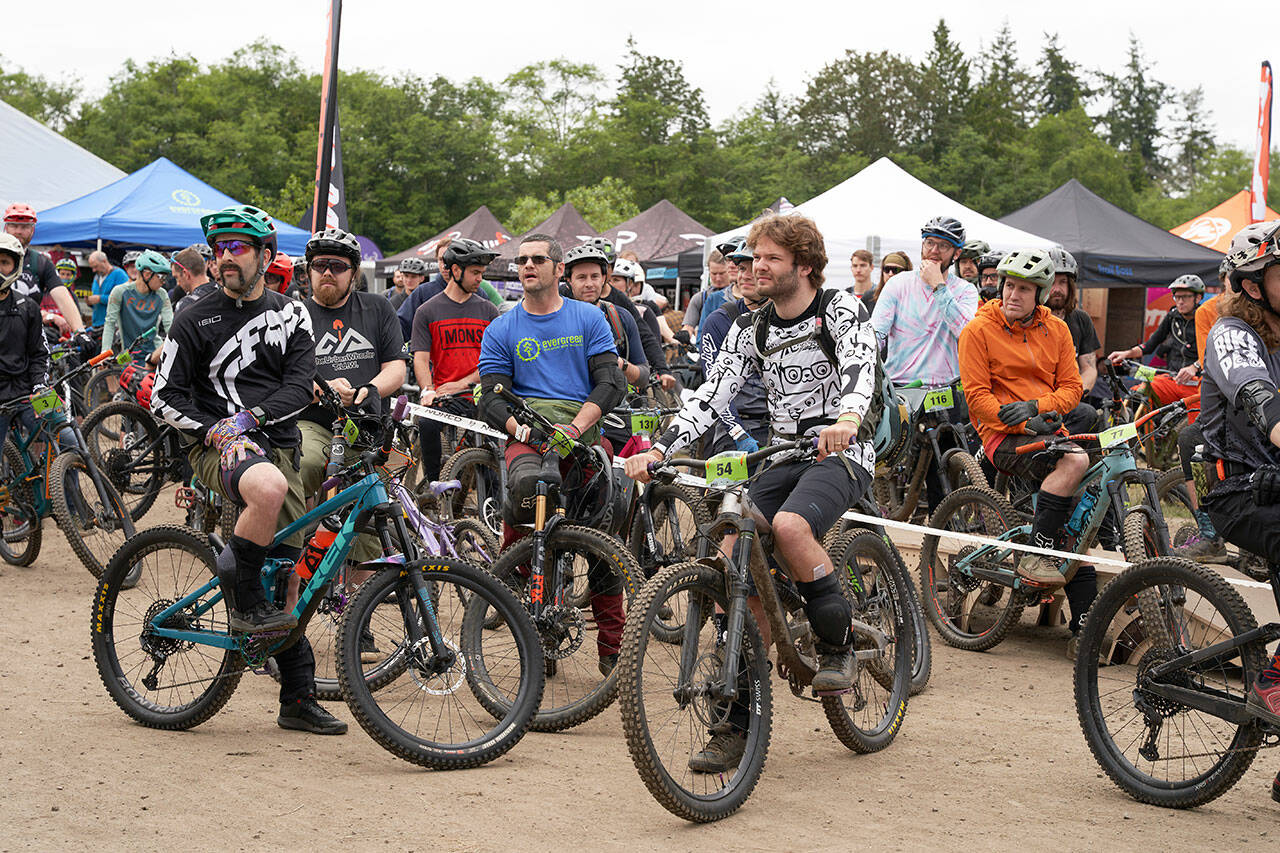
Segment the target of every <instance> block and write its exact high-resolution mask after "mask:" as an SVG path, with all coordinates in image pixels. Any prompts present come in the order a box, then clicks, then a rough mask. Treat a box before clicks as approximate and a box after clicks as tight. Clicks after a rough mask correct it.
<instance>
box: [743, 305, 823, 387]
mask: <svg viewBox="0 0 1280 853" xmlns="http://www.w3.org/2000/svg"><path fill="white" fill-rule="evenodd" d="M836 292H837V291H835V290H834V289H832V288H826V287H824V288H823V289H822V290H821V291H819V293H820V296H819V299H818V316H817V317H815V318H814V321H813V339H814V341H816V342H817V344H818V348H819V349H820V350H822V354H823V355H825V356H826V357H827V361H829V362H831V366H832V368H835V367H837V366H838V363H837V362H836V339H835V337H834V336H833V335H832V334H831V330H830V329H829V328H827V308H828V307H829V306H830V305H831V300H832V299H834V298H835V296H836ZM772 322H773V303H772V302H769V303H766V304H765V305H763V306H762V307H761V308H760V309H759V310H757V311H756V313H755V314H754V315H753V316H752V318H751V326H752V328H753V329H754V330H755V333H756V357H757V358H759V359H761V360H763V358H764V355H763V353H764V351H765V340H766V338H768V336H769V324H770V323H772Z"/></svg>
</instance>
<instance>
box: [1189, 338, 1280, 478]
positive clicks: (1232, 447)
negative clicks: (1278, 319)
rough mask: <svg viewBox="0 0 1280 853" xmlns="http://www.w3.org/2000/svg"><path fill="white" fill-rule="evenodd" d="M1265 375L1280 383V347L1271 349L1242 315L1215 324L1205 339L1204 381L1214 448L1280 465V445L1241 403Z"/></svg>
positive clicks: (1208, 440) (1206, 421) (1234, 457)
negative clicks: (1249, 386)
mask: <svg viewBox="0 0 1280 853" xmlns="http://www.w3.org/2000/svg"><path fill="white" fill-rule="evenodd" d="M1255 379H1260V380H1262V381H1263V382H1266V383H1268V384H1269V385H1271V387H1275V386H1276V385H1277V384H1278V383H1280V350H1277V351H1276V352H1268V351H1267V347H1266V345H1265V344H1263V342H1262V338H1261V337H1260V336H1259V335H1258V333H1257V332H1256V331H1255V330H1254V329H1253V327H1252V326H1250V325H1249V324H1248V323H1246V322H1244V321H1243V320H1241V319H1239V318H1238V317H1223V318H1221V319H1219V320H1218V322H1216V323H1214V324H1213V329H1212V330H1211V331H1210V332H1209V341H1208V343H1207V344H1206V345H1205V354H1204V376H1203V378H1202V380H1201V383H1200V411H1201V415H1200V428H1201V430H1202V431H1203V433H1204V441H1205V444H1206V445H1207V447H1208V449H1209V452H1210V453H1211V454H1212V455H1213V457H1214V458H1216V459H1225V460H1227V461H1230V462H1235V463H1237V464H1240V465H1245V466H1248V467H1250V468H1258V467H1261V466H1263V465H1280V448H1276V447H1274V446H1273V445H1272V444H1271V442H1270V441H1268V440H1267V438H1266V436H1264V435H1263V434H1262V432H1261V431H1260V430H1259V429H1258V428H1257V427H1256V426H1254V425H1253V423H1252V422H1251V421H1250V420H1249V415H1248V412H1247V411H1246V410H1245V408H1244V407H1243V406H1240V405H1239V396H1240V389H1241V388H1243V387H1244V386H1245V385H1246V384H1248V383H1249V382H1252V381H1254V380H1255Z"/></svg>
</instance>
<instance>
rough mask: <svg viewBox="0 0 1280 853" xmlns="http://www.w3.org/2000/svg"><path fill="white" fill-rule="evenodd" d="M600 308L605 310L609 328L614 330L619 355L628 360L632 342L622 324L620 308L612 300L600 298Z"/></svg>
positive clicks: (614, 340) (614, 341)
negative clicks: (619, 314) (619, 313)
mask: <svg viewBox="0 0 1280 853" xmlns="http://www.w3.org/2000/svg"><path fill="white" fill-rule="evenodd" d="M600 310H601V311H603V312H604V318H605V320H606V321H607V322H608V323H609V329H610V331H612V332H613V343H614V345H615V346H616V347H617V348H618V355H620V356H622V357H623V358H624V359H626V360H627V361H630V360H631V359H629V358H627V356H629V355H630V351H629V348H630V342H629V341H628V340H627V330H626V328H625V327H624V326H623V325H622V318H621V317H619V316H618V309H617V307H616V306H615V305H614V304H613V303H612V302H607V301H605V300H603V299H601V300H600Z"/></svg>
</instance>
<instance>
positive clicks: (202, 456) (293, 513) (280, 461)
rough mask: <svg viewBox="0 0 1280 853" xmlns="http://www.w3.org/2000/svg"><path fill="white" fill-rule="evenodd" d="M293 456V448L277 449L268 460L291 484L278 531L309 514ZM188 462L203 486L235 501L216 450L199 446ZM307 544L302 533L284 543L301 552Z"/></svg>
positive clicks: (194, 449)
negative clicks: (229, 493)
mask: <svg viewBox="0 0 1280 853" xmlns="http://www.w3.org/2000/svg"><path fill="white" fill-rule="evenodd" d="M293 452H294V451H293V448H292V447H290V448H285V449H280V448H276V449H274V450H272V451H270V456H269V457H268V459H269V461H270V462H271V463H272V464H273V465H275V466H276V468H278V469H279V470H280V473H282V474H284V479H285V482H286V483H288V484H289V491H288V492H286V493H285V496H284V504H283V505H282V506H281V507H280V515H278V516H277V517H276V530H280V529H281V528H283V527H285V526H286V525H289V524H292V523H293V522H295V521H297V520H298V519H299V518H301V517H302V514H303V513H304V512H306V505H305V504H304V502H303V495H304V492H303V490H302V475H301V473H300V472H298V471H295V470H294V468H293ZM187 460H188V461H189V462H190V463H191V470H192V471H193V472H194V473H195V475H196V477H198V478H199V479H200V482H201V483H204V484H205V485H206V486H208V487H209V488H211V489H213V490H214V491H215V492H217V493H218V494H219V495H221V496H222V499H223V500H226V501H233V500H235V499H234V498H232V497H231V495H228V494H227V493H226V489H224V488H223V487H222V467H221V464H220V462H219V454H218V451H217V450H215V449H214V448H212V447H205V446H204V444H203V443H197V444H195V445H192V447H191V449H190V450H188V451H187ZM305 541H306V540H305V539H303V537H302V533H301V531H299V532H297V533H294V534H293V535H292V536H290V537H289V538H288V539H286V540H284V544H285V545H290V546H293V547H294V548H301V547H302V546H303V544H304V543H305Z"/></svg>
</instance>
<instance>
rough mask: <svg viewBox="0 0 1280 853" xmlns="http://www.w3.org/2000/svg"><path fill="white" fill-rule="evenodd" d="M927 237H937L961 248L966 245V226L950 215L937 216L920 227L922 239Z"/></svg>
mask: <svg viewBox="0 0 1280 853" xmlns="http://www.w3.org/2000/svg"><path fill="white" fill-rule="evenodd" d="M926 237H937V238H938V239H939V240H945V241H947V242H948V243H950V244H951V245H952V246H955V247H956V248H957V249H959V248H962V247H963V246H964V226H963V225H961V224H960V220H958V219H953V218H952V217H950V216H935V217H934V218H933V219H930V220H929V221H928V222H926V223H925V224H924V227H923V228H921V229H920V239H922V240H923V239H924V238H926Z"/></svg>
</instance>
